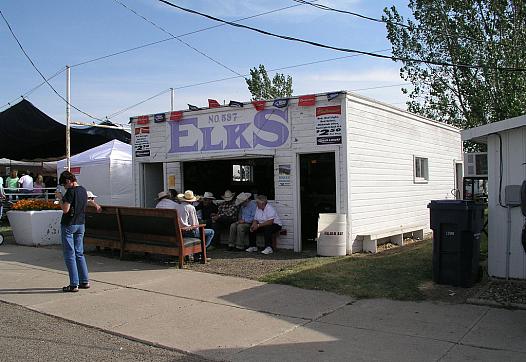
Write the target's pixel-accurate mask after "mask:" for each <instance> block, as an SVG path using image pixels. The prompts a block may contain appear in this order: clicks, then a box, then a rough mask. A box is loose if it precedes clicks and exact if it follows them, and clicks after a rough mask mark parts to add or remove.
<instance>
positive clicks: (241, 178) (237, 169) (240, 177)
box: [232, 165, 254, 183]
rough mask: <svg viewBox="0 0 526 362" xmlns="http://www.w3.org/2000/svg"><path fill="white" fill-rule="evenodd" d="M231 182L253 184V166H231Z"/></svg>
mask: <svg viewBox="0 0 526 362" xmlns="http://www.w3.org/2000/svg"><path fill="white" fill-rule="evenodd" d="M232 181H233V182H249V183H251V182H254V166H251V165H232Z"/></svg>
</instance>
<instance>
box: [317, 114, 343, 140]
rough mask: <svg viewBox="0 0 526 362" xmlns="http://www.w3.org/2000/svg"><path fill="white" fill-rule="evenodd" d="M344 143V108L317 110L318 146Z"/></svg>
mask: <svg viewBox="0 0 526 362" xmlns="http://www.w3.org/2000/svg"><path fill="white" fill-rule="evenodd" d="M341 143H342V107H341V105H337V106H327V107H318V108H316V144H317V145H336V144H341Z"/></svg>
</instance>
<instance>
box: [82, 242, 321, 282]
mask: <svg viewBox="0 0 526 362" xmlns="http://www.w3.org/2000/svg"><path fill="white" fill-rule="evenodd" d="M91 253H92V254H95V255H105V256H112V255H111V252H106V251H100V252H91ZM315 256H316V251H315V250H312V251H304V252H301V253H295V252H293V251H291V250H278V251H276V252H274V253H273V254H270V255H263V254H261V253H247V252H246V251H239V252H233V251H227V250H226V249H225V248H220V249H214V250H212V251H207V257H210V258H211V259H212V260H211V261H210V262H208V263H206V264H201V263H187V264H186V265H185V268H186V269H189V270H195V271H199V272H204V273H214V274H221V275H230V276H236V277H241V278H247V279H254V280H257V279H259V278H261V277H262V276H264V275H266V274H268V273H271V272H274V271H280V270H284V269H285V268H288V267H290V266H293V265H295V264H298V263H300V262H302V261H305V260H307V259H310V258H314V257H315ZM125 257H126V259H127V260H134V261H137V262H145V263H154V264H162V265H167V266H173V267H175V268H177V260H176V259H175V258H174V257H167V256H163V255H153V254H150V255H142V254H126V256H125Z"/></svg>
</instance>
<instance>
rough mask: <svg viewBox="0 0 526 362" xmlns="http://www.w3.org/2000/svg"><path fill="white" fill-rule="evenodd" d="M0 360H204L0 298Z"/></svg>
mask: <svg viewBox="0 0 526 362" xmlns="http://www.w3.org/2000/svg"><path fill="white" fill-rule="evenodd" d="M0 351H1V352H0V360H2V361H4V362H8V361H13V362H15V361H16V362H19V361H188V362H197V361H206V360H205V359H203V358H202V357H196V356H191V355H186V354H183V353H180V352H176V351H172V350H168V349H163V348H157V347H152V346H149V345H147V344H144V343H140V342H135V341H132V340H129V339H126V338H122V337H118V336H114V335H112V334H108V333H106V332H103V331H101V330H98V329H95V328H87V327H84V326H81V325H78V324H75V323H72V322H68V321H65V320H62V319H58V318H55V317H50V316H47V315H44V314H40V313H37V312H35V311H32V310H29V309H26V308H23V307H20V306H17V305H12V304H8V303H4V302H0Z"/></svg>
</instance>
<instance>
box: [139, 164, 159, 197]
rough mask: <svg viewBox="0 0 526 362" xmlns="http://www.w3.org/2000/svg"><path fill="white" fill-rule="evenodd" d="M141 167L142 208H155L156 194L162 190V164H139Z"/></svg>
mask: <svg viewBox="0 0 526 362" xmlns="http://www.w3.org/2000/svg"><path fill="white" fill-rule="evenodd" d="M141 165H142V187H143V193H142V195H143V199H142V200H141V206H142V207H155V205H156V204H157V194H158V193H159V192H160V191H163V190H164V181H163V164H162V163H141Z"/></svg>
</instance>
